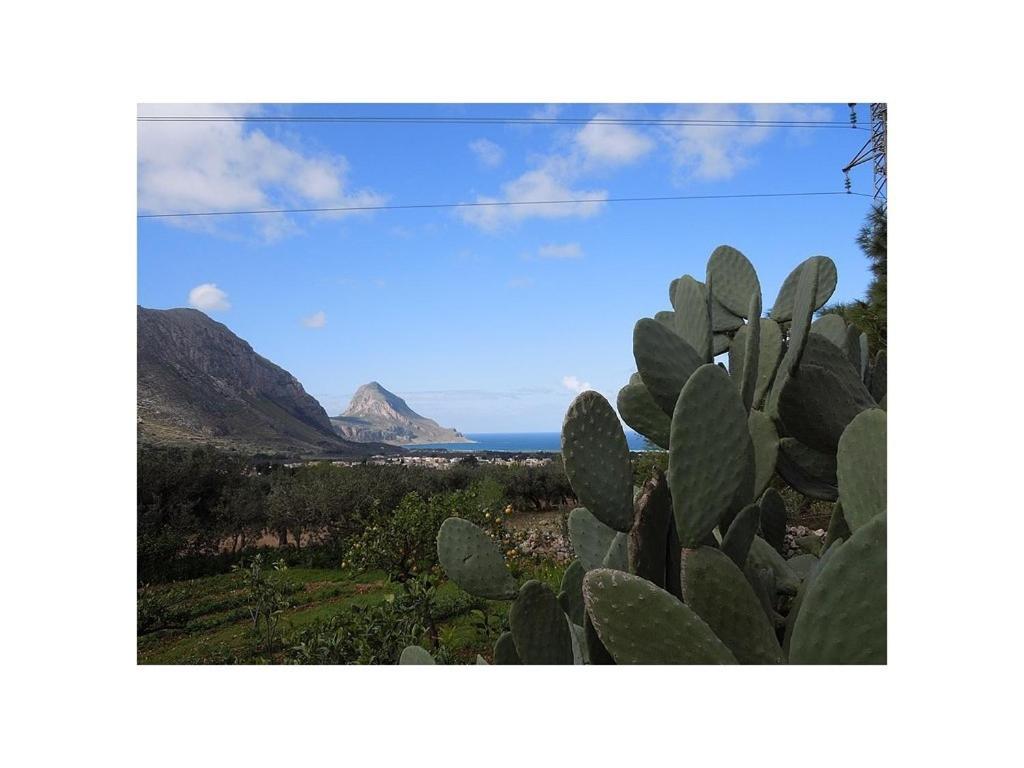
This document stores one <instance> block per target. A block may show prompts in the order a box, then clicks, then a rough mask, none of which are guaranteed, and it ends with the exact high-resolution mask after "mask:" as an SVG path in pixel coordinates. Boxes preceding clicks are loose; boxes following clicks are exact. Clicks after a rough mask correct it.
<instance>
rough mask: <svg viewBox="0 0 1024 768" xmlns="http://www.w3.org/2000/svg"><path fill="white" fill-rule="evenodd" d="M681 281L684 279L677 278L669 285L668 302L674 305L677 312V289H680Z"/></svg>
mask: <svg viewBox="0 0 1024 768" xmlns="http://www.w3.org/2000/svg"><path fill="white" fill-rule="evenodd" d="M680 280H682V278H681V277H677V278H676V279H675V280H673V281H672V282H671V283H669V284H668V301H669V303H670V304H671V305H672V309H673V310H675V308H676V288H678V287H679V281H680Z"/></svg>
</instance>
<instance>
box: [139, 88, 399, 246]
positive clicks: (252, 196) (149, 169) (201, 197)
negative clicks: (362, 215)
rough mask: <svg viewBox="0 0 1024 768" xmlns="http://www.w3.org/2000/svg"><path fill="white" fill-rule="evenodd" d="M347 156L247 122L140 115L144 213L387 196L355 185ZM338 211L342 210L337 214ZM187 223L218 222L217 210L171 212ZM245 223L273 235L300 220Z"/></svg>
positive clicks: (190, 109)
mask: <svg viewBox="0 0 1024 768" xmlns="http://www.w3.org/2000/svg"><path fill="white" fill-rule="evenodd" d="M253 111H254V110H253V109H252V108H249V107H244V106H224V105H216V104H212V105H205V104H193V105H142V106H140V109H139V114H140V115H145V116H159V115H185V116H189V115H193V116H199V115H209V116H214V117H231V116H242V115H246V114H251V113H253ZM348 174H349V164H348V161H347V160H346V159H345V158H344V157H343V156H341V155H336V154H329V153H323V152H310V151H303V150H302V149H301V148H295V147H292V146H288V145H286V144H285V143H283V142H281V141H277V140H275V139H272V138H270V136H268V135H267V134H266V133H264V132H263V131H262V130H260V129H258V128H252V127H250V126H249V125H247V124H246V123H243V122H140V123H139V127H138V208H139V212H140V213H177V212H190V211H229V210H252V209H262V208H275V207H277V208H281V207H314V208H328V207H339V206H348V205H376V204H380V203H381V202H383V201H384V199H385V198H384V197H382V196H381V195H378V194H377V193H375V192H372V191H369V190H351V189H349V184H348V179H347V177H348ZM335 215H338V214H335ZM167 221H168V222H170V223H175V224H178V225H180V226H202V227H207V228H210V227H214V228H215V227H216V226H217V225H218V224H219V223H221V222H219V221H216V220H215V218H214V217H210V218H205V219H201V220H196V219H168V220H167ZM246 222H247V223H251V225H252V226H253V227H254V228H255V229H256V231H257V232H259V233H260V234H261V235H262V236H263V237H265V238H267V239H274V238H278V237H282V236H284V235H286V234H289V233H291V232H293V231H296V227H295V226H294V224H292V223H291V220H290V219H288V218H287V217H285V216H269V215H268V216H252V217H246Z"/></svg>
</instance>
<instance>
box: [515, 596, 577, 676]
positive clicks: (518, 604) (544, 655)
mask: <svg viewBox="0 0 1024 768" xmlns="http://www.w3.org/2000/svg"><path fill="white" fill-rule="evenodd" d="M508 621H509V625H510V626H511V627H512V639H513V640H514V641H515V644H516V653H517V654H518V655H519V658H520V659H521V660H522V662H523V664H572V663H573V656H572V637H571V635H570V630H569V623H568V621H566V617H565V613H564V612H563V611H562V607H561V606H560V605H559V604H558V598H556V597H555V593H554V592H552V591H551V587H549V586H548V585H547V584H543V583H541V582H539V581H534V580H531V581H528V582H526V583H525V584H523V586H522V587H521V588H520V590H519V597H517V598H516V600H515V602H513V603H512V607H511V608H510V609H509V612H508Z"/></svg>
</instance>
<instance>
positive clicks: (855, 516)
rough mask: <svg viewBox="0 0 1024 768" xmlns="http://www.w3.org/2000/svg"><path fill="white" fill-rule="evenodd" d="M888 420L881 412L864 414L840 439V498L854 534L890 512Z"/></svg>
mask: <svg viewBox="0 0 1024 768" xmlns="http://www.w3.org/2000/svg"><path fill="white" fill-rule="evenodd" d="M886 418H887V417H886V414H885V411H883V410H880V409H878V408H871V409H870V410H867V411H863V412H861V413H859V414H858V415H857V416H856V418H854V420H853V421H851V422H850V425H849V426H848V427H847V428H846V430H845V431H844V432H843V436H842V437H841V438H839V451H838V452H837V454H836V457H837V460H838V465H839V466H838V477H839V498H840V499H842V501H843V516H844V517H845V518H846V522H847V523H848V524H849V526H850V530H851V531H854V532H856V531H857V529H859V528H860V527H861V526H862V525H865V524H866V523H868V522H869V521H870V520H871V519H872V518H873V517H874V516H875V515H877V514H879V513H880V512H883V511H885V509H886V486H887V471H886Z"/></svg>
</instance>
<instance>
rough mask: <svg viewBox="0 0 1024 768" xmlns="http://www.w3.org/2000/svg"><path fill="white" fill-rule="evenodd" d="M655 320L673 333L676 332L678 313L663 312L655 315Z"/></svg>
mask: <svg viewBox="0 0 1024 768" xmlns="http://www.w3.org/2000/svg"><path fill="white" fill-rule="evenodd" d="M654 319H655V320H657V321H658V322H659V323H661V324H662V325H663V326H665V327H666V328H668V329H669V330H670V331H672V333H675V332H676V313H675V312H673V311H672V310H670V309H668V310H662V311H661V312H655V313H654Z"/></svg>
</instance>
